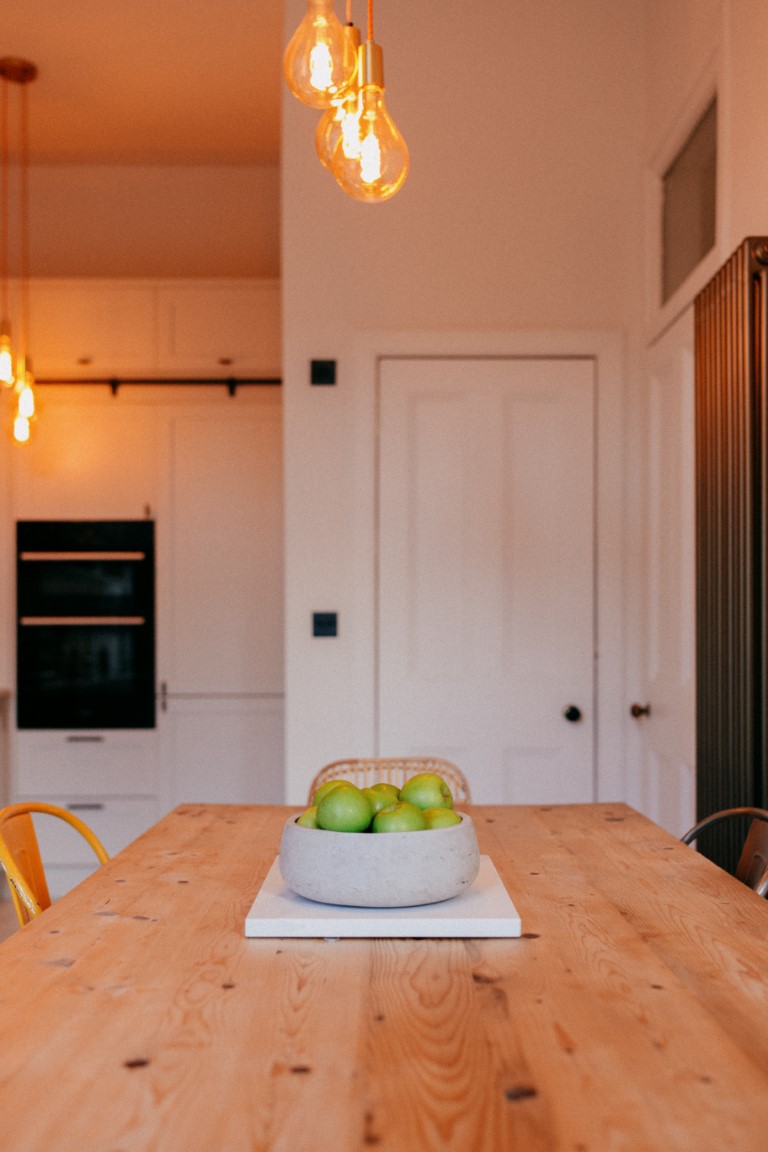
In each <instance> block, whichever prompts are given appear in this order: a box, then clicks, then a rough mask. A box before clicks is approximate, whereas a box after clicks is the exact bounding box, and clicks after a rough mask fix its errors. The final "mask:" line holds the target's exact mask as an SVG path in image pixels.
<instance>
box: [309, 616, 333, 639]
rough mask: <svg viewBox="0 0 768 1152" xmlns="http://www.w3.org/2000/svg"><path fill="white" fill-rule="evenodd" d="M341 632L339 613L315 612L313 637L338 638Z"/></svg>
mask: <svg viewBox="0 0 768 1152" xmlns="http://www.w3.org/2000/svg"><path fill="white" fill-rule="evenodd" d="M338 632H339V617H338V613H337V612H313V613H312V635H313V636H337V635H338Z"/></svg>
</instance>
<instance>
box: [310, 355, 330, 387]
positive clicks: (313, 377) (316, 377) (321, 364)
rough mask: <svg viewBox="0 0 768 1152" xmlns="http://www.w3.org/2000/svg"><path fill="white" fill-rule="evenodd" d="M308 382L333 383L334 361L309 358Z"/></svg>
mask: <svg viewBox="0 0 768 1152" xmlns="http://www.w3.org/2000/svg"><path fill="white" fill-rule="evenodd" d="M309 382H310V384H335V383H336V361H335V360H310V362H309Z"/></svg>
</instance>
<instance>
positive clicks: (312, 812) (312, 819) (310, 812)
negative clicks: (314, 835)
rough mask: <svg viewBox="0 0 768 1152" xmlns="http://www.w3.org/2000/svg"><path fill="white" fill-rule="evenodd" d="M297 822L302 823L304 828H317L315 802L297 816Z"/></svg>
mask: <svg viewBox="0 0 768 1152" xmlns="http://www.w3.org/2000/svg"><path fill="white" fill-rule="evenodd" d="M296 823H297V824H301V826H302V828H317V805H316V804H313V805H312V807H311V808H307V810H306V812H302V814H301V816H297V817H296Z"/></svg>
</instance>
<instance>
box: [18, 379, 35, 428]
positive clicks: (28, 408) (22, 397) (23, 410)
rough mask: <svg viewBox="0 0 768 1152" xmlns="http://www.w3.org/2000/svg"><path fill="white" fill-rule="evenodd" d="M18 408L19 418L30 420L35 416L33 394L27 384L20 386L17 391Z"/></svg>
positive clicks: (30, 386)
mask: <svg viewBox="0 0 768 1152" xmlns="http://www.w3.org/2000/svg"><path fill="white" fill-rule="evenodd" d="M18 408H19V416H24V417H26V419H27V420H31V419H32V417H33V416H34V414H35V393H34V391H33V390H32V385H31V384H29V383H28V382H25V383H24V384H22V386H21V388H20V389H19V398H18Z"/></svg>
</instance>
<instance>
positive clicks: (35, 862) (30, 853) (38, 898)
mask: <svg viewBox="0 0 768 1152" xmlns="http://www.w3.org/2000/svg"><path fill="white" fill-rule="evenodd" d="M33 812H35V813H40V814H41V815H45V816H56V817H57V818H58V819H59V820H64V821H65V822H66V823H67V824H71V825H72V827H73V828H75V829H77V831H78V832H79V833H80V835H81V836H83V837H84V839H85V840H87V841H88V843H89V844H90V846H91V848H93V851H94V852H95V853H96V856H97V857H98V860H99V863H100V864H106V862H107V860H109V856H108V854H107V851H106V849H105V848H104V845H103V844H102V843H101V841H100V840H99V839H98V837H96V836H94V834H93V832H91V830H90V828H89V827H88V826H87V824H84V823H83V821H82V820H81V819H80V817H79V816H75V815H74V814H73V813H72V812H68V811H67V810H66V808H59V807H57V806H56V805H55V804H42V803H41V804H38V803H36V802H35V801H30V802H28V803H27V802H24V803H21V804H9V805H8V807H7V808H3V809H1V810H0V864H2V866H3V869H4V870H5V875H6V879H7V880H8V886H9V888H10V890H11V896H12V898H13V903H14V906H15V908H16V915H17V916H18V918H19V924H21V926H22V927H23V926H24V925H25V924H28V923H29V921H30V920H32V918H33V917H35V916H39V914H40V913H41V912H42V911H43V910H44V909H46V908H49V907H50V905H51V897H50V894H49V892H48V883H47V881H46V879H45V869H44V867H43V860H42V857H41V855H40V847H39V845H38V842H37V835H36V834H35V826H34V824H33V822H32V813H33Z"/></svg>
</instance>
